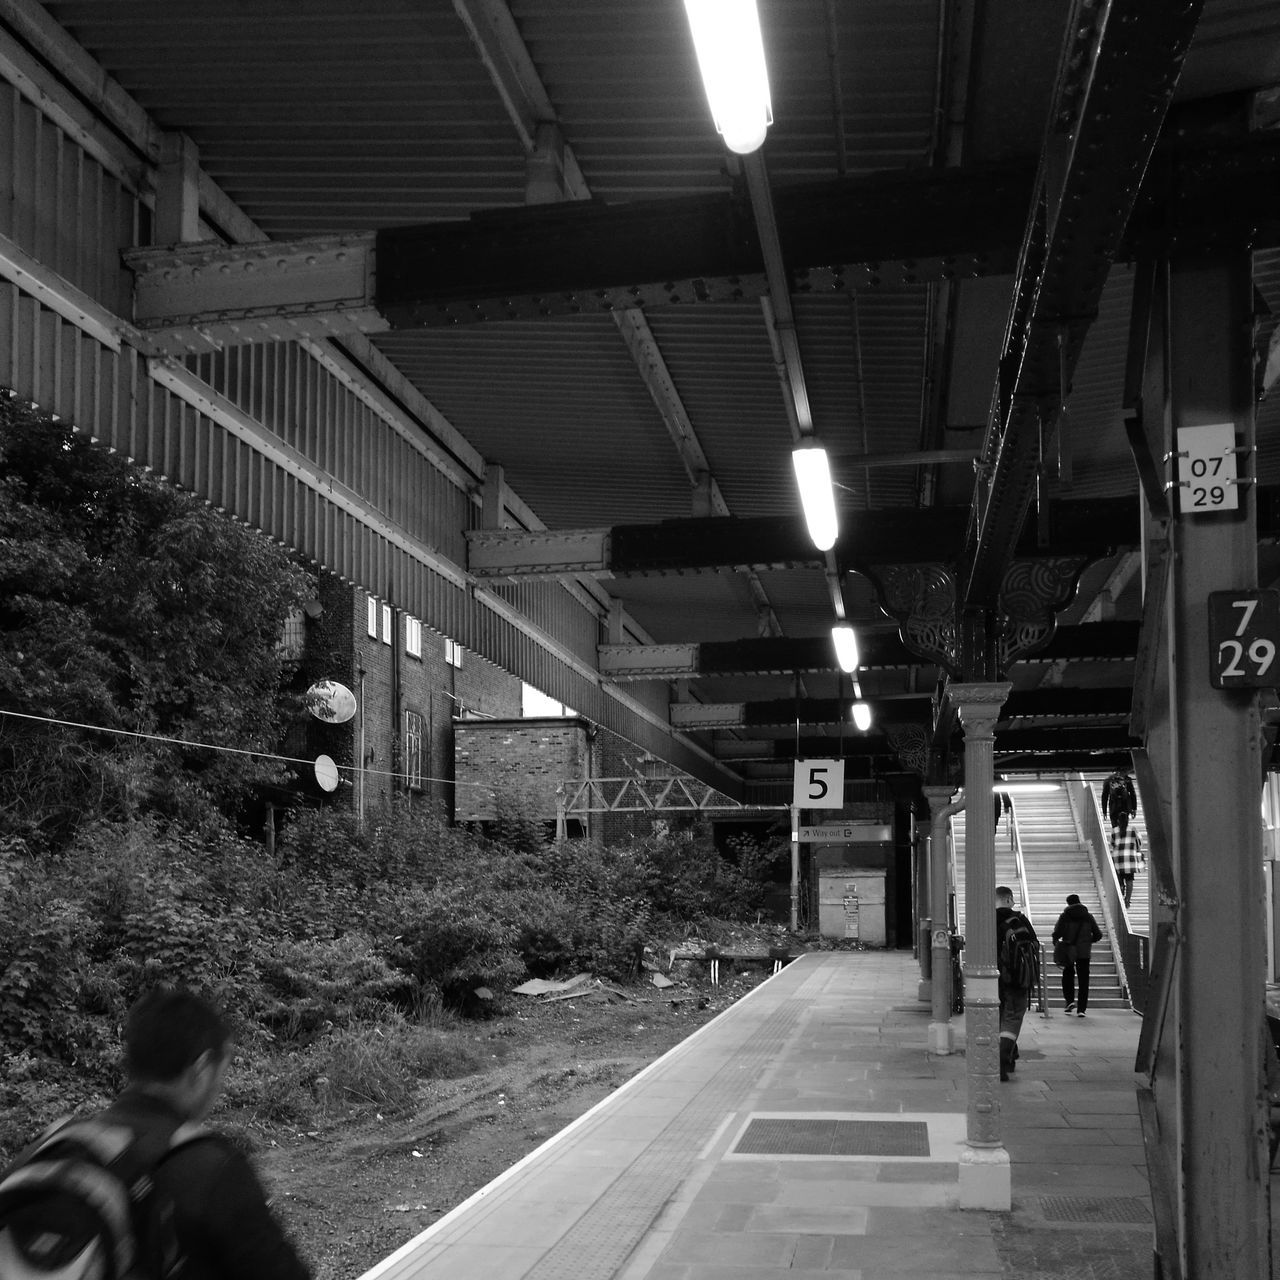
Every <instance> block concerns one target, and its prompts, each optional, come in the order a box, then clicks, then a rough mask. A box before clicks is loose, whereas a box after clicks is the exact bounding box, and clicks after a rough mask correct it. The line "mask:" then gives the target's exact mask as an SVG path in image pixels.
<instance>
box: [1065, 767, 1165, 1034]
mask: <svg viewBox="0 0 1280 1280" xmlns="http://www.w3.org/2000/svg"><path fill="white" fill-rule="evenodd" d="M1065 783H1066V788H1067V796H1068V798H1069V799H1070V801H1071V811H1072V814H1073V815H1074V817H1075V820H1076V824H1077V827H1078V829H1079V831H1080V838H1081V842H1082V844H1083V845H1084V847H1085V848H1086V849H1087V850H1088V853H1089V864H1090V866H1091V868H1092V870H1093V878H1094V882H1095V884H1096V885H1097V887H1098V898H1099V901H1100V902H1101V903H1102V915H1103V922H1104V928H1105V929H1106V931H1107V934H1108V936H1109V937H1110V939H1111V951H1112V954H1113V955H1114V956H1115V958H1116V970H1117V973H1118V975H1119V978H1120V988H1121V990H1122V991H1123V992H1124V994H1125V996H1126V997H1127V998H1128V1001H1129V1004H1130V1006H1131V1007H1132V1008H1134V1009H1136V1010H1137V1011H1138V1012H1139V1013H1141V1012H1142V1011H1143V1009H1144V1008H1145V1006H1146V1000H1147V967H1148V966H1147V952H1148V938H1147V936H1146V935H1145V934H1142V933H1139V932H1137V930H1135V929H1134V928H1133V924H1132V921H1131V920H1130V919H1129V909H1128V908H1127V907H1126V906H1125V905H1124V893H1123V892H1122V890H1121V888H1120V880H1119V878H1118V877H1117V875H1116V869H1115V865H1114V864H1113V863H1112V861H1111V852H1110V847H1109V842H1108V839H1107V832H1106V827H1105V824H1104V823H1103V821H1102V808H1101V806H1100V804H1099V803H1098V796H1097V793H1096V792H1095V791H1094V789H1093V788H1092V787H1091V786H1090V785H1089V783H1088V782H1087V781H1086V780H1085V778H1084V777H1083V775H1082V774H1079V773H1072V774H1067V775H1066V778H1065Z"/></svg>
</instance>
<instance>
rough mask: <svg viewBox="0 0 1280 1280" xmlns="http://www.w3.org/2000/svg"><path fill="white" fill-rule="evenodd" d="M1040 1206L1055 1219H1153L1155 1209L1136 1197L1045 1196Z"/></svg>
mask: <svg viewBox="0 0 1280 1280" xmlns="http://www.w3.org/2000/svg"><path fill="white" fill-rule="evenodd" d="M1040 1208H1041V1211H1042V1212H1043V1213H1044V1216H1045V1217H1046V1218H1047V1219H1048V1220H1050V1221H1052V1222H1150V1221H1151V1209H1150V1208H1149V1207H1148V1206H1147V1205H1145V1204H1143V1202H1142V1201H1141V1200H1139V1199H1137V1197H1136V1196H1112V1197H1108V1198H1103V1197H1098V1196H1045V1197H1044V1198H1043V1199H1041V1201H1040Z"/></svg>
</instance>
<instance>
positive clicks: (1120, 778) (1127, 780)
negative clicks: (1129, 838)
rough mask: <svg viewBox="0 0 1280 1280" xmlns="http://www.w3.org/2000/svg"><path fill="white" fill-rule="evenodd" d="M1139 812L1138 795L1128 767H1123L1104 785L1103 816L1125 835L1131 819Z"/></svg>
mask: <svg viewBox="0 0 1280 1280" xmlns="http://www.w3.org/2000/svg"><path fill="white" fill-rule="evenodd" d="M1137 812H1138V793H1137V791H1136V790H1135V788H1134V785H1133V779H1132V778H1131V777H1130V776H1129V767H1128V765H1121V766H1120V768H1118V769H1117V770H1116V771H1115V772H1114V773H1112V774H1111V776H1110V777H1109V778H1108V779H1107V780H1106V782H1104V783H1103V784H1102V816H1103V817H1104V818H1109V819H1110V821H1111V825H1112V826H1113V827H1118V828H1119V829H1120V834H1121V835H1124V833H1125V832H1126V831H1128V829H1129V819H1130V818H1132V817H1133V815H1134V814H1135V813H1137Z"/></svg>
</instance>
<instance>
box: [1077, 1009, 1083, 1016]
mask: <svg viewBox="0 0 1280 1280" xmlns="http://www.w3.org/2000/svg"><path fill="white" fill-rule="evenodd" d="M1076 1017H1077V1018H1083V1017H1084V1010H1083V1009H1078V1010H1076Z"/></svg>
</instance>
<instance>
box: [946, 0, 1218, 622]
mask: <svg viewBox="0 0 1280 1280" xmlns="http://www.w3.org/2000/svg"><path fill="white" fill-rule="evenodd" d="M1200 9H1201V4H1200V3H1197V2H1195V0H1188V2H1186V3H1181V4H1178V5H1176V6H1170V4H1169V3H1168V0H1110V2H1109V3H1101V4H1099V3H1093V2H1092V0H1087V2H1086V0H1077V3H1076V4H1074V5H1073V6H1072V8H1071V12H1070V13H1069V15H1068V18H1067V42H1066V45H1065V47H1064V49H1063V56H1062V60H1061V62H1060V64H1059V71H1058V80H1057V84H1056V85H1055V89H1054V96H1053V102H1052V106H1051V113H1050V119H1049V129H1048V133H1047V136H1046V139H1045V145H1044V147H1043V148H1042V152H1041V165H1040V171H1039V173H1038V174H1037V177H1036V184H1035V192H1034V195H1033V198H1032V203H1031V215H1030V218H1029V220H1028V223H1027V228H1026V232H1025V234H1024V237H1023V242H1022V249H1021V252H1020V254H1019V260H1018V269H1017V274H1016V279H1015V282H1014V294H1013V306H1012V309H1011V312H1010V316H1009V321H1008V326H1007V328H1006V332H1005V345H1004V354H1003V355H1002V357H1001V360H1000V366H999V372H998V374H997V378H996V384H995V387H994V390H993V392H992V422H991V425H990V428H989V430H988V435H987V441H986V445H985V447H984V450H983V453H984V457H985V458H986V460H987V463H988V465H989V468H990V471H989V474H988V475H987V476H986V477H981V476H980V478H979V482H978V486H977V487H976V489H975V493H974V525H973V529H972V556H971V561H970V566H969V572H968V575H967V578H966V580H965V583H964V591H963V599H964V603H965V607H966V610H974V609H976V608H990V607H991V606H992V605H994V603H995V597H996V593H997V591H998V590H999V587H1000V582H1001V579H1002V577H1003V574H1004V570H1005V567H1006V566H1007V564H1008V561H1009V558H1010V554H1011V552H1010V549H1011V547H1012V546H1013V544H1014V543H1015V542H1016V540H1017V537H1018V534H1019V532H1020V530H1021V528H1022V523H1023V520H1024V518H1025V516H1026V513H1027V509H1028V506H1029V505H1030V502H1031V498H1032V492H1033V487H1034V483H1035V477H1036V467H1037V463H1038V458H1039V452H1038V451H1039V444H1040V440H1041V438H1042V433H1043V434H1048V433H1051V432H1052V430H1053V429H1054V427H1055V425H1056V422H1057V418H1058V414H1059V412H1060V410H1061V407H1062V403H1063V400H1064V399H1065V397H1066V394H1067V389H1068V387H1069V382H1070V377H1071V374H1072V373H1073V371H1074V369H1075V365H1076V361H1077V360H1078V358H1079V355H1080V350H1081V347H1082V345H1083V343H1084V337H1085V334H1086V333H1087V332H1088V329H1089V326H1090V324H1091V323H1092V321H1093V318H1094V316H1095V315H1096V314H1097V309H1098V302H1099V299H1100V298H1101V295H1102V290H1103V286H1104V285H1105V283H1106V279H1107V273H1108V270H1109V268H1110V266H1111V263H1112V261H1113V260H1114V258H1115V256H1116V254H1117V252H1118V251H1119V249H1120V247H1121V242H1122V237H1123V234H1124V230H1125V224H1126V222H1127V220H1128V216H1129V212H1130V210H1131V209H1132V207H1133V204H1134V202H1135V200H1136V198H1137V196H1138V191H1139V186H1140V184H1141V181H1142V176H1143V173H1144V172H1145V170H1146V166H1147V163H1148V161H1149V159H1150V157H1151V153H1152V150H1153V149H1154V147H1155V144H1156V139H1157V136H1158V133H1159V130H1160V126H1161V123H1162V122H1163V119H1164V116H1165V112H1166V111H1167V109H1168V105H1169V102H1170V100H1171V98H1172V96H1173V91H1174V88H1175V86H1176V85H1177V82H1178V73H1179V71H1180V70H1181V66H1182V59H1183V57H1184V56H1185V54H1186V50H1187V46H1188V45H1189V44H1190V42H1191V36H1192V34H1193V32H1194V31H1195V27H1196V22H1197V20H1198V18H1199V15H1200ZM1064 380H1065V382H1066V385H1064Z"/></svg>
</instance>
